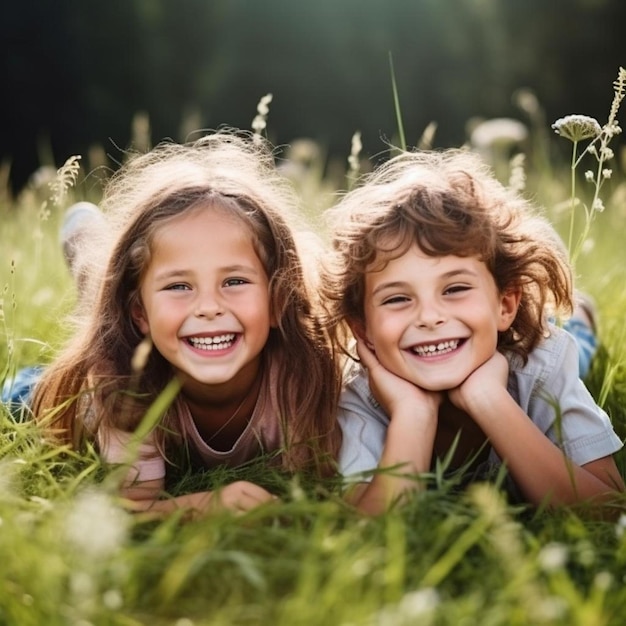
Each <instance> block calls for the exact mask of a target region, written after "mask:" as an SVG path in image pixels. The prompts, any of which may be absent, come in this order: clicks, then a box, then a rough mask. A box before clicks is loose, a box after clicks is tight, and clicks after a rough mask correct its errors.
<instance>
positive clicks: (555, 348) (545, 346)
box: [507, 324, 578, 380]
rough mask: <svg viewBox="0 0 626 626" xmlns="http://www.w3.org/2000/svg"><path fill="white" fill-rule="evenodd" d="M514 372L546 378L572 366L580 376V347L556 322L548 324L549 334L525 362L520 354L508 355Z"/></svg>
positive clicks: (510, 366)
mask: <svg viewBox="0 0 626 626" xmlns="http://www.w3.org/2000/svg"><path fill="white" fill-rule="evenodd" d="M507 358H508V360H509V369H510V371H511V372H512V373H519V374H524V375H527V376H532V377H536V378H539V379H541V380H546V379H548V378H550V377H551V376H552V375H553V374H554V373H559V372H561V373H563V372H564V371H565V372H566V371H568V369H570V368H571V370H572V372H575V374H576V376H578V348H577V347H576V341H575V340H574V338H573V337H572V336H571V335H570V334H569V333H568V332H567V331H565V330H563V329H562V328H559V327H558V326H555V325H554V324H549V325H548V334H547V335H546V336H545V337H543V338H542V339H541V341H540V342H539V343H538V344H537V345H536V346H535V348H534V349H533V350H532V351H531V352H530V353H529V355H528V360H527V361H526V363H524V361H523V359H522V358H521V357H520V356H519V355H518V354H513V353H510V354H508V355H507Z"/></svg>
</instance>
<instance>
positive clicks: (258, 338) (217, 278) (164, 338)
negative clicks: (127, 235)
mask: <svg viewBox="0 0 626 626" xmlns="http://www.w3.org/2000/svg"><path fill="white" fill-rule="evenodd" d="M140 295H141V305H138V306H137V307H136V308H135V310H134V311H133V318H134V320H135V322H136V324H137V326H138V327H139V329H140V330H141V332H142V333H144V334H146V335H149V336H150V338H151V339H152V341H153V343H154V346H155V347H156V348H157V350H158V351H159V352H160V353H161V355H162V356H163V357H164V358H165V359H167V361H169V362H170V363H171V364H172V366H173V367H174V369H175V370H176V371H177V372H179V373H181V374H183V377H184V379H185V381H186V384H188V385H194V384H195V385H197V384H198V383H200V385H210V386H213V387H216V386H220V388H223V389H224V390H225V391H226V393H228V391H227V390H229V389H237V388H239V389H247V388H248V387H249V386H250V385H251V384H252V383H253V381H254V380H255V378H256V375H257V373H258V370H259V366H260V358H261V357H260V355H261V351H262V350H263V347H264V346H265V344H266V342H267V339H268V335H269V332H270V326H271V321H272V320H271V313H270V298H269V287H268V277H267V275H266V272H265V269H264V267H263V264H262V263H261V261H260V259H259V257H258V255H257V253H256V251H255V249H254V246H253V244H252V237H251V234H250V233H249V232H247V231H246V228H245V226H244V225H243V224H242V222H241V221H240V220H238V219H236V218H235V217H232V216H229V215H228V214H227V213H225V212H224V211H223V210H220V209H219V208H214V207H212V206H211V207H207V206H201V207H199V208H198V209H195V210H192V211H191V212H188V213H185V214H184V215H181V216H180V217H176V218H174V219H173V220H170V221H168V222H167V224H165V225H164V226H162V227H160V228H158V230H157V232H156V235H155V237H154V240H153V242H152V245H151V258H150V262H149V264H148V267H147V268H146V270H145V272H144V274H143V276H142V280H141V289H140Z"/></svg>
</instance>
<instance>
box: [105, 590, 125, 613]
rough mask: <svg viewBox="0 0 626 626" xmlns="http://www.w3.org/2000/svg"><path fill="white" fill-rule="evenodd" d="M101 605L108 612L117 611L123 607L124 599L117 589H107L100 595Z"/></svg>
mask: <svg viewBox="0 0 626 626" xmlns="http://www.w3.org/2000/svg"><path fill="white" fill-rule="evenodd" d="M102 604H104V606H105V607H106V608H107V609H109V610H110V611H119V609H121V608H122V606H124V599H123V598H122V594H121V592H120V590H119V589H109V590H107V591H105V592H104V593H103V594H102Z"/></svg>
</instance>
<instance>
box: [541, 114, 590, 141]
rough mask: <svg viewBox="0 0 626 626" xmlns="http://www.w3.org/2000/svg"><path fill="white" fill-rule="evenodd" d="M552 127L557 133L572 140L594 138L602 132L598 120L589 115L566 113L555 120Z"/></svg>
mask: <svg viewBox="0 0 626 626" xmlns="http://www.w3.org/2000/svg"><path fill="white" fill-rule="evenodd" d="M552 128H553V129H554V131H555V132H556V134H557V135H560V136H561V137H565V138H566V139H569V140H570V141H582V140H583V139H592V138H593V137H597V136H598V135H599V134H600V133H601V132H602V128H601V127H600V124H599V123H598V120H596V119H595V118H593V117H589V116H588V115H566V116H565V117H561V118H559V119H558V120H557V121H556V122H554V124H552Z"/></svg>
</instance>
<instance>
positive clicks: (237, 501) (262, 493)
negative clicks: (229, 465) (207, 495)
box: [208, 480, 278, 513]
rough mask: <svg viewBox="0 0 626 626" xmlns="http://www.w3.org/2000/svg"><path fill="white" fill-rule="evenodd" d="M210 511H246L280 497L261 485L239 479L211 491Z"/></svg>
mask: <svg viewBox="0 0 626 626" xmlns="http://www.w3.org/2000/svg"><path fill="white" fill-rule="evenodd" d="M211 496H212V497H211V500H210V502H209V506H208V511H209V512H214V511H220V510H227V511H232V512H233V513H245V512H246V511H250V510H252V509H254V508H256V507H257V506H260V505H262V504H266V503H267V502H272V501H274V500H277V499H278V498H277V497H276V496H275V495H273V494H271V493H270V492H269V491H267V490H266V489H264V488H263V487H259V485H255V484H254V483H251V482H248V481H246V480H238V481H236V482H234V483H230V484H229V485H226V486H225V487H222V488H221V489H218V490H216V491H213V492H211Z"/></svg>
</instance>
